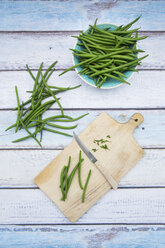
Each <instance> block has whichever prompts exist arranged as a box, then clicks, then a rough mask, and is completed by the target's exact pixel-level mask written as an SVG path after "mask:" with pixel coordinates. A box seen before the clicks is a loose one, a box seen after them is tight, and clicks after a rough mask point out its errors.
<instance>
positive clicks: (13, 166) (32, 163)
mask: <svg viewBox="0 0 165 248" xmlns="http://www.w3.org/2000/svg"><path fill="white" fill-rule="evenodd" d="M60 152H61V151H60V150H58V151H57V150H10V151H9V150H6V151H4V150H0V158H1V166H0V188H4V187H5V188H21V187H23V188H26V187H27V188H28V187H34V188H35V187H36V185H35V184H34V182H33V178H34V177H35V176H36V175H37V174H38V173H39V172H40V171H41V170H43V169H44V167H45V166H46V165H47V164H48V163H49V162H50V161H51V160H52V159H53V158H55V157H56V156H57V155H58V154H59V153H60ZM164 164H165V150H164V149H149V150H148V149H147V150H145V156H144V158H143V159H141V160H140V161H139V162H138V164H137V165H136V166H135V167H134V168H133V169H132V170H131V171H130V172H129V173H128V174H127V175H126V176H125V177H124V178H122V179H121V181H120V182H119V187H151V186H152V187H154V186H156V187H164V186H165V181H164V175H165V166H164Z"/></svg>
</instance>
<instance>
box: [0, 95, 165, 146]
mask: <svg viewBox="0 0 165 248" xmlns="http://www.w3.org/2000/svg"><path fill="white" fill-rule="evenodd" d="M103 99H104V98H103ZM109 99H110V98H109ZM72 101H73V99H72ZM102 102H103V101H102ZM75 106H76V105H75ZM97 106H98V105H97ZM106 112H107V113H108V114H109V115H110V116H112V118H114V119H115V120H117V121H119V122H123V123H124V122H126V121H128V120H129V118H130V117H131V116H132V115H133V114H134V113H136V112H140V113H141V114H142V115H143V116H144V122H143V123H142V124H141V126H140V127H139V128H137V129H136V130H135V132H134V137H135V139H136V140H137V142H138V143H139V144H140V145H141V146H142V147H143V148H146V147H147V148H159V147H162V148H164V147H165V139H164V132H165V125H164V123H165V110H136V109H134V110H107V111H106ZM55 113H59V112H58V111H56V112H55V111H54V110H51V111H48V114H47V115H45V116H48V115H51V116H52V115H54V114H55ZM66 113H67V114H69V115H70V116H73V117H75V116H79V115H81V114H85V113H89V115H88V116H86V117H84V118H83V119H80V120H79V121H77V122H76V123H78V124H79V125H78V127H77V128H76V129H74V130H75V132H76V133H77V134H79V133H80V132H82V131H83V130H84V129H85V128H86V127H87V126H88V125H89V124H90V123H91V122H92V121H93V120H94V119H95V118H96V117H97V116H98V115H99V114H101V113H102V110H97V111H96V110H90V111H87V110H84V111H82V110H81V111H80V110H79V111H77V110H72V111H66ZM0 120H1V122H0V136H1V139H0V148H1V149H4V148H7V149H9V148H40V147H39V146H38V144H37V143H36V142H35V141H34V140H33V139H31V138H30V139H27V140H25V141H22V142H18V143H12V141H13V140H15V139H18V138H21V137H24V136H25V135H27V134H26V131H24V130H20V131H19V132H17V134H15V131H14V129H12V130H9V131H8V132H5V129H6V128H7V127H8V126H10V125H12V124H13V123H14V122H15V120H16V112H13V111H6V110H5V111H4V110H2V111H0ZM63 125H65V124H64V123H63ZM71 125H72V124H71ZM68 126H69V125H68ZM68 133H70V134H72V130H71V131H69V130H68ZM71 141H72V138H70V137H66V136H62V135H59V134H52V133H49V132H44V135H43V142H42V145H43V148H51V149H63V148H64V147H65V146H66V145H68V144H69V143H70V142H71Z"/></svg>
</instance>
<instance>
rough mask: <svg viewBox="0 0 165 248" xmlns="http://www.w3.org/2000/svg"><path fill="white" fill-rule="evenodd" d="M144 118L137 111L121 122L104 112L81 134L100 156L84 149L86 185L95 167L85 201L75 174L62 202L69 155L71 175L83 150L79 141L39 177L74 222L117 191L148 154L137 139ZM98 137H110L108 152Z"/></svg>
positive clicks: (46, 189)
mask: <svg viewBox="0 0 165 248" xmlns="http://www.w3.org/2000/svg"><path fill="white" fill-rule="evenodd" d="M143 120H144V118H143V116H142V115H141V114H139V113H136V114H133V115H132V116H131V118H130V119H129V121H128V122H127V123H125V124H123V123H122V124H121V123H119V122H117V121H115V120H114V119H113V118H112V117H111V116H110V115H108V114H107V113H106V112H103V113H101V114H100V115H99V116H98V117H97V118H96V119H95V120H94V121H93V122H92V123H90V125H88V126H87V128H86V129H85V130H83V132H82V133H81V134H80V135H79V138H80V140H81V141H82V142H83V144H85V145H86V147H87V148H88V149H89V151H91V152H92V148H97V149H98V150H97V152H96V154H95V155H94V156H95V157H96V158H97V161H96V163H95V164H93V163H92V162H91V161H90V160H89V158H88V157H87V156H86V155H85V154H84V152H83V149H82V151H81V152H82V158H83V159H84V161H83V163H82V166H81V180H82V185H84V184H85V182H86V178H87V175H88V173H89V170H91V177H90V180H89V183H88V187H87V190H86V194H85V201H84V202H82V189H81V188H80V187H79V183H78V177H76V176H74V178H73V181H72V184H71V187H70V189H69V191H68V196H67V198H66V200H65V199H64V201H61V197H62V193H61V190H60V188H59V185H60V177H61V173H62V172H61V171H62V169H63V166H64V165H67V163H68V159H69V157H70V158H71V164H70V169H69V172H68V177H69V175H71V174H70V173H71V171H72V170H73V169H74V168H75V166H76V164H77V163H78V161H79V156H80V150H81V149H80V147H79V145H78V144H77V142H76V141H75V140H73V141H72V142H71V143H70V144H69V145H68V146H67V147H66V148H65V149H64V150H63V151H62V152H61V153H60V154H59V155H58V156H57V157H56V158H54V159H53V160H52V161H51V162H50V163H49V164H48V165H47V167H46V168H45V169H44V170H43V171H41V172H40V173H39V175H37V176H36V177H35V179H34V181H35V183H36V184H37V185H38V187H39V188H40V189H41V190H42V191H43V192H44V193H45V194H46V195H47V196H48V197H49V198H50V199H51V200H52V201H53V202H54V203H55V204H56V205H57V207H58V208H59V209H60V210H61V212H62V213H63V214H64V215H65V216H66V217H67V218H68V219H69V220H70V221H71V222H76V221H77V220H78V219H79V218H80V217H81V216H82V215H83V214H84V213H85V212H87V211H88V210H89V209H90V208H91V207H92V206H93V205H94V204H95V203H96V202H97V201H98V200H99V199H100V198H101V197H102V196H103V195H104V194H106V193H107V192H108V191H109V190H111V189H112V188H113V189H115V190H116V189H117V187H118V186H117V184H118V182H119V181H120V180H121V178H123V177H124V176H125V175H126V174H127V172H129V170H131V169H132V168H133V167H134V166H135V165H136V163H137V162H138V161H139V160H140V159H141V158H142V157H143V156H144V151H143V149H142V148H141V147H140V145H139V144H138V143H137V142H136V140H135V139H134V138H133V131H134V129H135V128H136V127H138V126H139V125H140V124H141V123H142V122H143ZM107 135H110V138H107ZM95 139H96V140H100V139H104V140H108V143H107V142H106V143H104V145H105V144H106V146H107V147H108V151H107V150H106V151H105V150H103V149H102V148H101V145H103V144H100V146H98V145H96V144H94V140H95ZM111 178H112V179H111ZM62 187H63V185H62ZM84 187H85V186H84Z"/></svg>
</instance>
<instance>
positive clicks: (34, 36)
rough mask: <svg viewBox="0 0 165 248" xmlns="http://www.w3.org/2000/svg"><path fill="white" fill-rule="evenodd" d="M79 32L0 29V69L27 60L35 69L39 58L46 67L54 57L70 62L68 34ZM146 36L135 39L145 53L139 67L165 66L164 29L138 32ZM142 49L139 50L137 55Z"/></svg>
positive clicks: (15, 66) (60, 64) (21, 65)
mask: <svg viewBox="0 0 165 248" xmlns="http://www.w3.org/2000/svg"><path fill="white" fill-rule="evenodd" d="M78 34H79V32H60V31H59V32H46V33H43V32H37V33H34V32H16V33H0V54H1V57H0V70H22V69H25V68H26V64H28V65H29V66H30V67H31V68H32V69H38V68H39V66H40V63H41V61H44V68H47V67H48V66H49V65H50V63H51V62H52V61H53V60H58V61H59V62H58V64H57V66H56V68H57V69H64V68H69V67H70V66H72V52H71V51H70V50H69V49H70V48H73V47H74V46H75V42H76V39H75V38H73V37H71V36H72V35H78ZM143 35H147V36H148V38H147V39H145V40H142V41H139V43H138V48H139V49H142V50H144V51H146V53H147V54H149V56H148V57H147V58H146V59H145V60H143V62H142V64H141V65H140V66H139V69H165V58H164V56H162V54H164V53H165V43H164V40H165V32H155V33H154V32H139V36H143ZM141 56H144V53H141V54H139V57H141Z"/></svg>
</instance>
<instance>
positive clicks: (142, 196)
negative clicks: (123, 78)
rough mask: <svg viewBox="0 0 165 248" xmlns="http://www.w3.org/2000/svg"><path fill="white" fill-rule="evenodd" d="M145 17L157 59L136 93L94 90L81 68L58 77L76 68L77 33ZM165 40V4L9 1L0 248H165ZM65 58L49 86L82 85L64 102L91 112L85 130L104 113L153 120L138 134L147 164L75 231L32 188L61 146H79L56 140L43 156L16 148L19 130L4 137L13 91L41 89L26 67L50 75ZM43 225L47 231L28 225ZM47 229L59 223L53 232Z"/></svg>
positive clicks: (2, 78) (1, 8) (0, 115)
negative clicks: (48, 70)
mask: <svg viewBox="0 0 165 248" xmlns="http://www.w3.org/2000/svg"><path fill="white" fill-rule="evenodd" d="M140 14H142V18H141V20H140V21H139V23H138V24H137V26H138V27H139V26H141V30H143V31H144V32H141V34H142V35H143V34H147V35H149V38H148V39H146V40H144V41H143V42H141V44H139V47H141V48H144V50H146V52H147V53H149V54H150V56H149V57H148V58H147V59H146V60H145V61H143V63H142V65H141V66H140V67H139V68H140V72H139V73H136V74H134V76H133V77H132V78H131V80H130V82H131V86H126V85H124V86H122V87H120V88H118V89H114V90H113V91H105V90H97V89H93V88H91V87H89V86H87V85H85V84H84V83H83V82H82V81H81V80H80V79H79V77H78V76H77V75H76V73H75V71H72V72H69V73H68V74H65V75H63V76H62V77H60V78H58V74H59V73H60V72H61V71H62V70H63V69H64V68H67V67H68V66H70V65H71V64H72V60H71V52H70V51H69V50H68V48H70V47H72V46H73V44H74V42H75V41H74V39H73V38H71V35H72V34H77V33H78V30H84V29H86V28H87V27H88V24H89V23H93V22H94V20H95V18H96V17H98V18H99V22H100V23H103V22H104V23H105V22H111V23H116V24H121V23H124V24H126V23H128V21H131V20H132V19H134V18H136V17H137V16H139V15H140ZM135 26H136V25H135ZM1 31H2V32H1ZM7 31H11V32H7ZM15 31H23V32H15ZM24 31H30V32H24ZM34 31H37V32H34ZM41 31H44V32H41ZM50 31H51V32H50ZM63 31H65V32H63ZM66 31H67V32H66ZM164 38H165V1H163V0H161V1H156V0H154V1H150V0H147V1H138V0H135V1H133V0H129V1H124V0H121V1H111V0H110V1H109V0H105V1H101V0H100V1H97V0H91V1H87V0H84V1H76V0H70V1H59V0H57V1H39V0H37V1H13V0H10V1H4V0H2V1H0V54H1V56H0V92H1V97H0V224H7V225H5V226H0V247H3V248H5V247H7V248H10V247H16V246H17V245H18V244H19V246H20V247H23V248H26V247H29V244H34V246H35V247H41V244H42V246H43V247H44V246H45V247H48V245H49V247H53V248H54V247H55V245H58V246H59V247H61V248H64V247H65V248H66V247H67V246H68V245H69V247H70V248H72V247H80V245H82V247H88V248H89V247H90V248H91V247H92V248H93V247H101V248H105V247H108V248H111V247H112V248H116V247H117V248H121V247H122V248H129V247H135V246H137V247H138V248H139V247H140V248H148V247H151V248H155V247H156V248H157V247H158V248H164V243H165V240H164V237H165V235H164V233H165V229H164V224H165V209H164V206H165V192H164V189H165V185H164V184H165V176H164V175H165V171H164V170H165V166H164V159H165V153H164V152H165V149H164V148H165V130H164V129H165V112H164V111H165V100H164V92H165V84H164V78H165V70H164V69H165V59H164V53H165V45H164ZM56 59H58V60H59V63H58V65H57V69H58V71H57V72H56V73H55V75H54V76H53V79H52V80H50V83H55V82H56V83H57V84H59V85H64V86H66V85H67V86H68V85H76V84H79V83H82V87H81V88H80V89H76V90H75V91H74V93H73V92H72V93H71V92H68V93H66V94H65V98H64V97H63V95H61V96H62V103H63V106H64V107H65V108H66V109H68V110H67V113H71V114H72V115H76V114H78V115H79V114H81V113H84V112H89V113H90V115H89V116H88V117H86V118H84V119H82V120H80V121H79V124H80V125H79V127H78V128H77V130H76V132H77V133H79V132H80V131H82V130H83V129H84V128H85V127H86V126H87V125H88V123H89V122H90V121H92V120H93V119H94V118H95V117H96V116H97V115H98V114H99V113H101V111H103V110H107V111H108V113H109V114H110V115H112V117H113V118H116V119H117V120H118V121H122V122H124V121H127V120H128V118H129V117H130V116H131V115H132V113H134V112H141V113H142V114H143V115H144V118H145V121H144V123H143V125H141V126H140V128H139V129H137V130H136V132H135V138H136V139H137V140H138V142H139V144H140V145H142V146H143V147H147V148H148V149H146V150H145V152H146V155H145V157H144V159H143V160H141V161H140V162H139V163H138V164H137V166H136V167H135V168H134V169H133V170H132V171H131V172H130V173H129V174H128V175H127V176H126V177H124V178H123V179H122V181H121V182H120V189H119V190H118V191H117V194H115V192H112V191H111V192H109V193H108V194H107V195H106V196H105V197H104V198H103V199H101V200H100V201H99V202H98V204H97V205H95V206H94V208H92V209H91V210H90V211H89V212H88V213H87V214H85V215H84V217H83V218H82V219H80V221H79V222H78V223H77V224H76V225H74V226H71V225H68V224H69V222H68V221H67V220H66V218H64V216H63V215H62V214H61V212H60V211H59V210H58V209H57V208H56V206H54V204H53V203H52V202H51V201H50V200H49V199H48V198H46V196H45V195H44V194H42V192H40V191H39V190H38V189H36V188H35V187H36V186H35V185H34V183H33V177H34V176H35V175H36V174H37V173H38V172H39V171H40V170H41V169H42V168H43V167H44V166H45V165H46V164H47V163H48V162H49V161H50V160H51V159H52V158H53V157H54V156H56V155H57V154H58V153H59V152H60V150H56V149H63V148H64V146H66V145H67V144H68V143H69V142H70V139H67V138H66V139H64V138H61V136H57V137H56V139H54V136H53V137H51V135H49V134H47V135H46V137H45V140H44V142H43V145H44V146H43V147H44V150H40V149H39V150H38V147H37V146H36V145H35V143H33V141H31V140H29V141H28V142H23V143H18V144H17V145H16V146H15V145H13V144H12V143H11V140H13V139H14V134H13V131H10V132H9V133H5V132H4V129H5V128H6V127H7V126H8V125H10V123H13V121H14V119H15V116H16V115H15V113H14V112H12V111H11V110H10V109H11V108H13V106H15V104H16V99H15V92H14V85H18V90H19V94H20V97H21V99H26V98H27V94H26V95H25V90H28V89H31V88H32V81H31V79H30V77H29V75H28V73H27V72H25V71H22V70H24V69H25V64H26V63H28V64H29V65H30V67H31V68H32V69H33V70H36V69H37V67H38V66H39V64H40V63H41V62H42V61H44V62H45V68H46V67H47V66H48V65H49V64H50V63H51V62H53V61H54V60H56ZM83 109H85V110H83ZM98 109H100V110H98ZM129 109H131V110H129ZM23 134H24V133H23ZM21 135H22V134H20V136H21ZM18 136H19V135H18ZM18 136H17V137H18ZM15 137H16V136H15ZM158 148H163V149H158ZM123 187H124V189H123ZM143 187H144V188H143ZM30 188H31V189H30ZM111 193H112V194H111ZM45 212H47V213H48V215H45ZM35 223H36V224H42V225H43V226H41V225H39V226H33V225H30V226H29V225H28V224H35ZM47 223H53V224H55V225H53V226H52V225H49V226H45V224H47ZM83 223H85V224H86V225H82V224H83ZM91 223H94V224H96V225H90V224H91ZM103 223H105V224H106V225H104V224H103ZM107 223H108V224H109V225H108V224H107ZM112 223H120V225H117V226H116V225H113V224H112ZM129 223H134V225H129ZM135 223H136V224H135ZM138 223H142V225H141V226H139V225H137V224H138ZM146 223H152V225H146ZM154 223H157V225H153V224H154ZM8 224H11V225H12V226H10V225H8ZM13 224H24V225H25V226H23V227H19V226H13ZM56 224H58V225H56ZM59 224H61V225H59ZM63 224H64V225H63ZM79 224H81V225H79ZM101 224H102V225H101ZM26 225H27V228H26ZM63 240H67V243H66V242H63Z"/></svg>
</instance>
